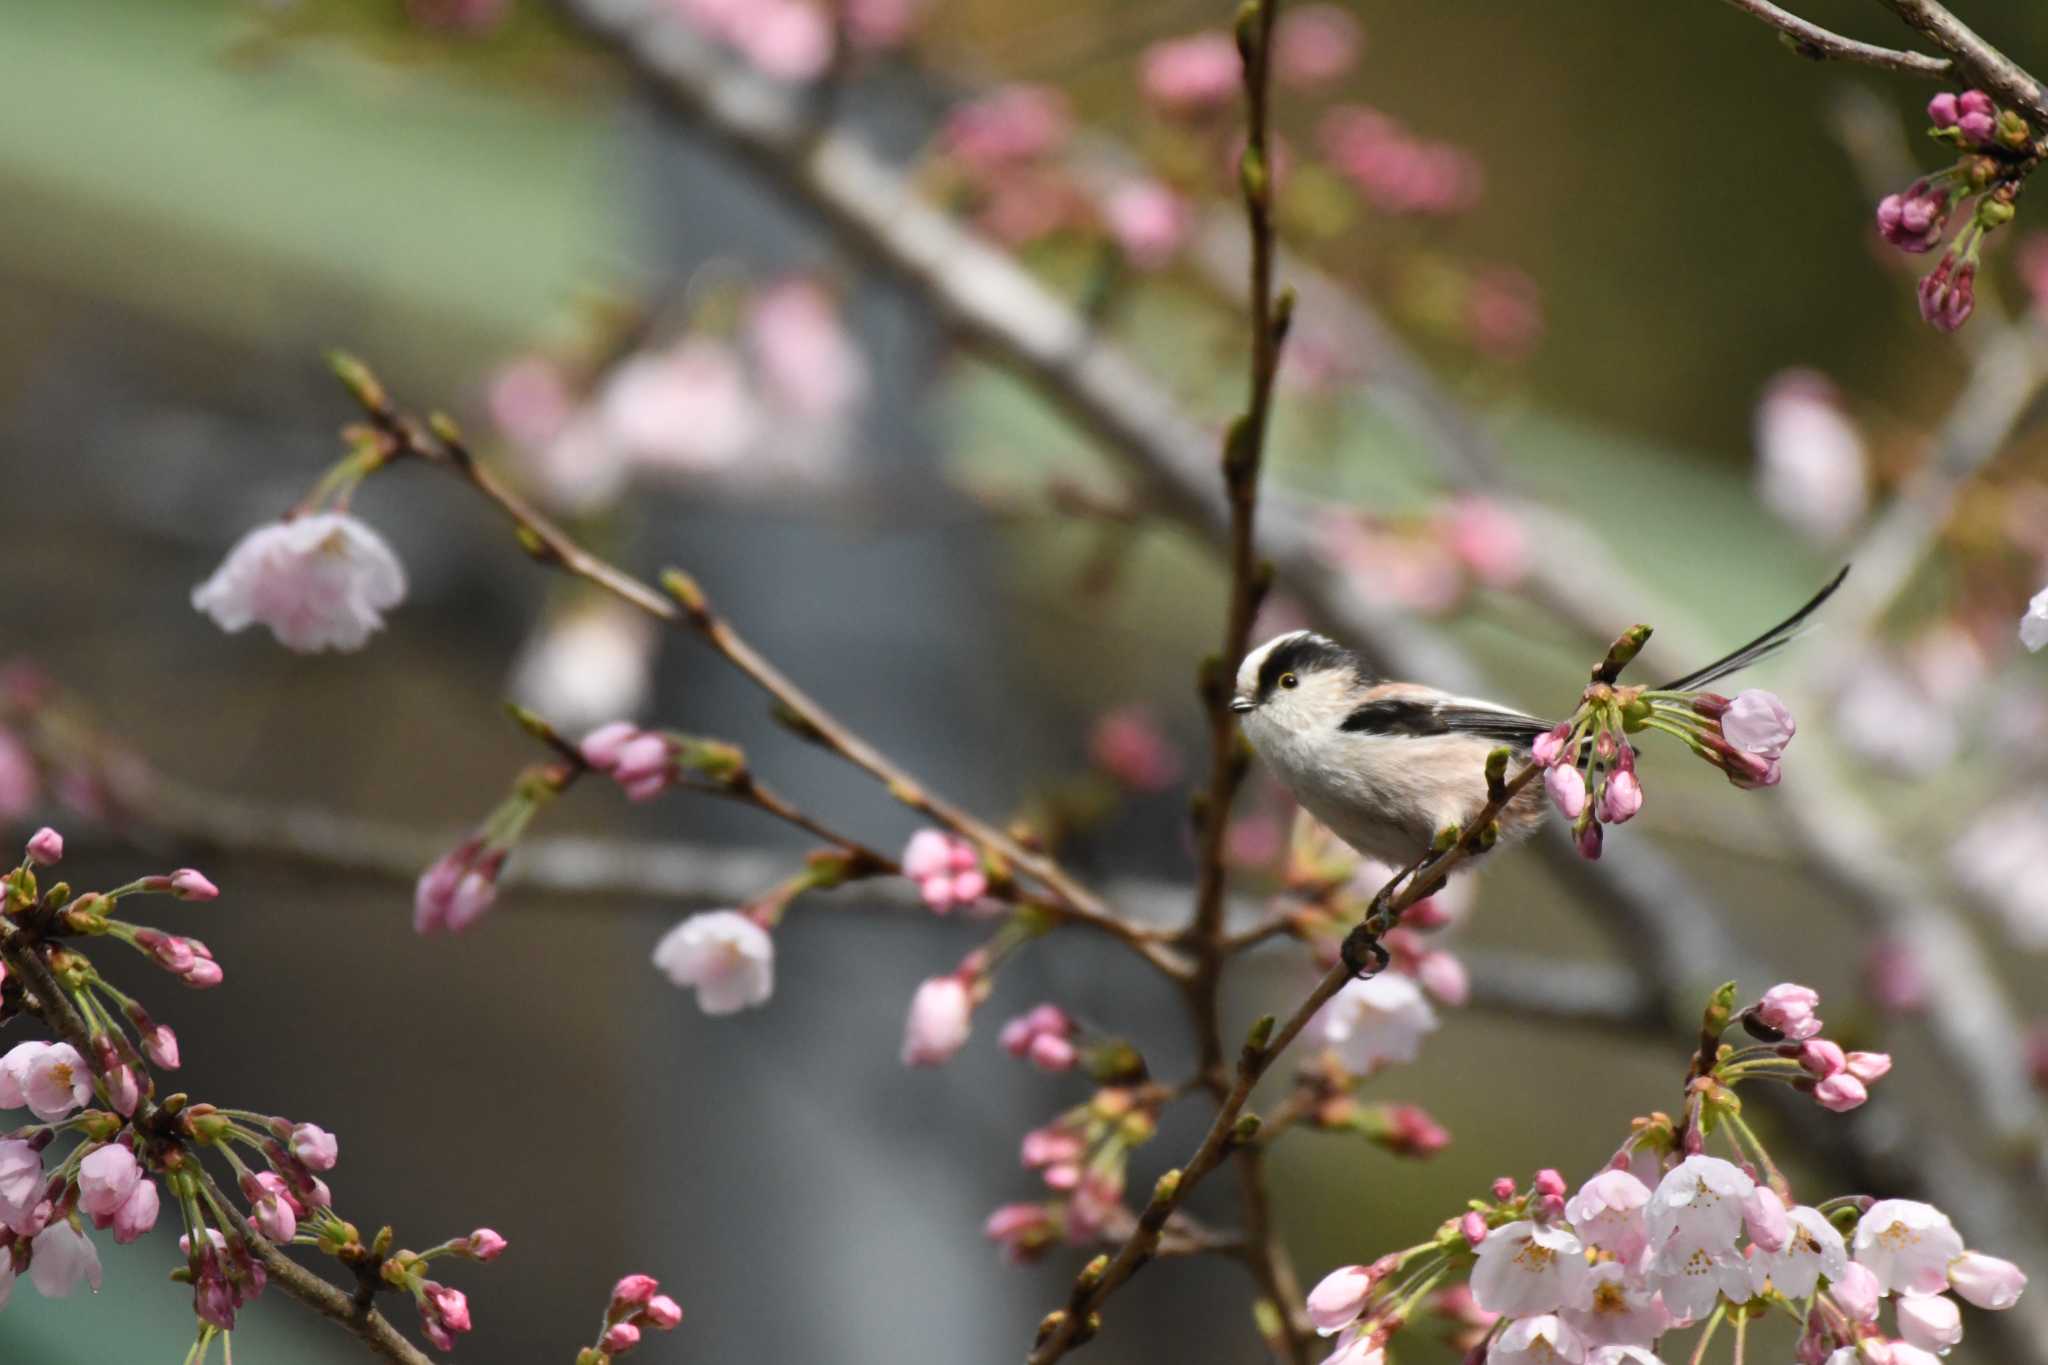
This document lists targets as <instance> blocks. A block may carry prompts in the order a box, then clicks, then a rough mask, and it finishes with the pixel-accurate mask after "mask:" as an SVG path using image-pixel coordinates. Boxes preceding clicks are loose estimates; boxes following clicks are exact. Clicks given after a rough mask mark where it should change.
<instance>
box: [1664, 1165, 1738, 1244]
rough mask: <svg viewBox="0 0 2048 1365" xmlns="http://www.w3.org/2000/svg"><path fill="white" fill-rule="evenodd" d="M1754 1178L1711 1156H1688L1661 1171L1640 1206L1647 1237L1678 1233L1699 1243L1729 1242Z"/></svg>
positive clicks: (1736, 1233) (1666, 1237)
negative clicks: (1648, 1196) (1648, 1235)
mask: <svg viewBox="0 0 2048 1365" xmlns="http://www.w3.org/2000/svg"><path fill="white" fill-rule="evenodd" d="M1755 1192H1756V1182H1755V1181H1754V1180H1752V1179H1750V1178H1749V1176H1748V1175H1746V1174H1744V1173H1743V1170H1742V1168H1741V1167H1739V1166H1737V1165H1735V1164H1734V1163H1733V1162H1731V1161H1724V1160H1722V1159H1721V1158H1720V1157H1717V1156H1705V1155H1696V1156H1689V1157H1687V1158H1686V1159H1685V1160H1683V1161H1681V1162H1679V1163H1678V1164H1677V1165H1676V1166H1674V1167H1672V1168H1671V1170H1670V1171H1669V1172H1667V1173H1666V1174H1665V1176H1664V1178H1663V1180H1662V1181H1660V1182H1659V1183H1658V1185H1657V1188H1656V1191H1655V1192H1654V1193H1652V1194H1651V1196H1650V1202H1649V1204H1648V1205H1646V1206H1645V1209H1644V1214H1643V1216H1644V1219H1645V1221H1646V1222H1647V1223H1648V1225H1649V1229H1650V1240H1651V1241H1652V1242H1653V1243H1656V1244H1658V1245H1660V1246H1661V1245H1662V1244H1663V1243H1664V1242H1666V1241H1668V1240H1669V1239H1670V1238H1672V1237H1673V1236H1682V1237H1685V1238H1687V1239H1688V1240H1690V1241H1695V1242H1698V1243H1700V1244H1703V1245H1708V1244H1710V1245H1715V1246H1721V1245H1726V1246H1729V1247H1732V1246H1734V1245H1735V1238H1736V1236H1737V1235H1738V1234H1739V1233H1740V1232H1741V1231H1742V1210H1743V1205H1744V1203H1745V1202H1746V1201H1748V1199H1749V1198H1750V1196H1751V1195H1752V1194H1754V1193H1755Z"/></svg>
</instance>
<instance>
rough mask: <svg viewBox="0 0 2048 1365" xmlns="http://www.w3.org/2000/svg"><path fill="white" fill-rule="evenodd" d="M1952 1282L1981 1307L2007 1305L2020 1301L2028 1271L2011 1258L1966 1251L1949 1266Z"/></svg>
mask: <svg viewBox="0 0 2048 1365" xmlns="http://www.w3.org/2000/svg"><path fill="white" fill-rule="evenodd" d="M1948 1282H1949V1286H1950V1287H1951V1288H1952V1289H1954V1290H1955V1291H1956V1293H1958V1294H1960V1295H1962V1296H1963V1298H1964V1299H1965V1300H1966V1301H1967V1302H1969V1303H1971V1304H1973V1305H1975V1306H1976V1307H1978V1308H1990V1309H2006V1308H2010V1307H2012V1306H2013V1305H2014V1304H2016V1303H2018V1302H2019V1301H2020V1291H2021V1290H2023V1289H2025V1288H2026V1287H2027V1276H2026V1272H2025V1271H2023V1270H2021V1269H2020V1268H2019V1267H2018V1266H2016V1265H2014V1264H2013V1263H2012V1262H2011V1261H2008V1260H2004V1259H2003V1258H2001V1257H1997V1256H1987V1255H1985V1254H1984V1253H1983V1252H1981V1251H1966V1252H1964V1253H1963V1254H1962V1255H1961V1256H1958V1257H1957V1258H1956V1259H1955V1260H1953V1261H1951V1262H1949V1266H1948Z"/></svg>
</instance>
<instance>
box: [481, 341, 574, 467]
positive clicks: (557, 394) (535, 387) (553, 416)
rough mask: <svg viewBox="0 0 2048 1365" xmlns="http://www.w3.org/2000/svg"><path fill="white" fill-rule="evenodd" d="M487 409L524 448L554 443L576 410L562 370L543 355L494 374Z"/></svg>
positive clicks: (508, 364)
mask: <svg viewBox="0 0 2048 1365" xmlns="http://www.w3.org/2000/svg"><path fill="white" fill-rule="evenodd" d="M484 402H485V406H486V407H487V408H488V409H489V411H490V414H491V420H492V421H493V422H494V423H496V424H497V427H498V430H500V431H502V432H504V433H505V435H506V436H508V437H510V438H511V439H512V440H513V441H515V442H517V443H518V444H520V445H523V446H529V447H533V446H543V445H546V444H547V443H548V442H549V441H551V440H553V439H554V438H555V436H556V434H557V433H558V432H560V431H561V429H562V428H563V426H564V425H566V424H567V423H568V420H569V414H570V413H571V412H572V411H574V409H575V406H576V404H575V398H574V395H572V394H571V393H570V392H569V386H568V384H567V383H566V382H564V380H563V378H562V371H561V369H560V367H559V366H557V365H556V364H555V363H554V362H553V361H551V360H548V359H547V358H545V357H543V356H537V355H528V356H520V357H519V358H518V359H516V360H511V361H507V362H506V363H505V364H504V365H501V366H500V367H499V368H498V370H497V371H496V372H495V373H494V374H492V376H491V379H490V387H489V390H488V392H487V393H486V396H485V400H484Z"/></svg>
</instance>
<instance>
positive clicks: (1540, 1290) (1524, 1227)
mask: <svg viewBox="0 0 2048 1365" xmlns="http://www.w3.org/2000/svg"><path fill="white" fill-rule="evenodd" d="M1588 1274H1589V1271H1588V1269H1587V1266H1586V1258H1585V1249H1584V1246H1583V1245H1582V1244H1581V1243H1580V1241H1579V1239H1578V1238H1577V1237H1576V1236H1574V1235H1573V1233H1572V1232H1571V1230H1570V1229H1569V1228H1565V1227H1561V1226H1559V1225H1557V1224H1545V1223H1536V1222H1531V1221H1530V1220H1528V1219H1518V1220H1516V1221H1515V1222H1512V1223H1508V1224H1506V1225H1505V1226H1503V1227H1498V1228H1495V1229H1494V1230H1493V1231H1492V1232H1490V1233H1488V1234H1487V1235H1486V1240H1485V1241H1483V1242H1481V1243H1480V1244H1479V1259H1478V1261H1477V1263H1476V1264H1474V1265H1473V1267H1472V1294H1473V1296H1474V1297H1475V1298H1476V1299H1477V1300H1478V1302H1479V1306H1480V1307H1481V1308H1484V1309H1486V1310H1487V1311H1488V1312H1490V1313H1502V1314H1507V1315H1509V1316H1515V1317H1520V1316H1521V1315H1523V1314H1528V1313H1548V1312H1550V1311H1552V1310H1554V1309H1557V1308H1562V1307H1564V1306H1565V1305H1566V1304H1572V1303H1576V1302H1578V1301H1579V1300H1580V1298H1581V1297H1582V1295H1583V1292H1584V1289H1585V1285H1586V1280H1587V1276H1588Z"/></svg>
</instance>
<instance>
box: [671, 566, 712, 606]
mask: <svg viewBox="0 0 2048 1365" xmlns="http://www.w3.org/2000/svg"><path fill="white" fill-rule="evenodd" d="M661 590H662V591H663V592H665V593H667V594H668V595H669V596H670V597H673V598H675V599H676V601H677V603H678V604H680V605H681V606H682V609H683V610H684V611H686V612H688V613H689V614H690V615H691V616H693V617H701V616H703V615H704V614H705V611H706V610H707V608H706V606H705V602H704V589H702V588H700V587H698V586H697V580H696V579H694V578H692V577H690V575H688V574H686V573H684V572H683V571H682V570H681V569H663V570H662V571H661Z"/></svg>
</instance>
